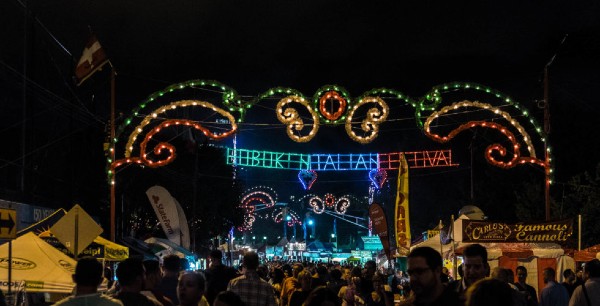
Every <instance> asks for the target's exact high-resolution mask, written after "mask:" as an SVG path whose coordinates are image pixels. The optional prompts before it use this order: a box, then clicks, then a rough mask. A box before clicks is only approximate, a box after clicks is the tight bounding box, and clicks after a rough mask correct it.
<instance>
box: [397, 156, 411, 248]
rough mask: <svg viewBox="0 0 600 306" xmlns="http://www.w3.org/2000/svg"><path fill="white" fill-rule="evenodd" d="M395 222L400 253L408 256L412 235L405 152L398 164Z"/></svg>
mask: <svg viewBox="0 0 600 306" xmlns="http://www.w3.org/2000/svg"><path fill="white" fill-rule="evenodd" d="M394 223H395V224H394V228H395V229H396V248H397V250H398V254H400V255H402V256H406V255H408V252H409V250H410V238H411V237H410V220H409V206H408V163H407V162H406V157H405V156H404V154H401V155H400V165H399V166H398V186H397V191H396V209H395V212H394Z"/></svg>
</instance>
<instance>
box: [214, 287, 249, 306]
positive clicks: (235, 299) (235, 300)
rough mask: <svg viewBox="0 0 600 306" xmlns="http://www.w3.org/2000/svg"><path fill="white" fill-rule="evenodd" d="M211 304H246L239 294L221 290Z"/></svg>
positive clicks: (225, 305) (224, 305)
mask: <svg viewBox="0 0 600 306" xmlns="http://www.w3.org/2000/svg"><path fill="white" fill-rule="evenodd" d="M211 306H246V304H245V303H244V302H242V299H241V298H240V296H239V295H237V294H235V293H233V292H231V291H221V292H220V293H219V294H217V296H216V297H215V300H214V301H213V303H212V304H211Z"/></svg>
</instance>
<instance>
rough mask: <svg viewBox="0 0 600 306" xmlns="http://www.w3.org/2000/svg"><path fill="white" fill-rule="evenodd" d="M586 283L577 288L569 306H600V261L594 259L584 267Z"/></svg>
mask: <svg viewBox="0 0 600 306" xmlns="http://www.w3.org/2000/svg"><path fill="white" fill-rule="evenodd" d="M583 277H584V279H585V283H583V285H581V286H579V287H577V288H575V291H573V296H571V300H570V301H569V306H591V305H600V260H598V259H592V260H590V261H588V262H587V263H586V264H585V266H584V267H583Z"/></svg>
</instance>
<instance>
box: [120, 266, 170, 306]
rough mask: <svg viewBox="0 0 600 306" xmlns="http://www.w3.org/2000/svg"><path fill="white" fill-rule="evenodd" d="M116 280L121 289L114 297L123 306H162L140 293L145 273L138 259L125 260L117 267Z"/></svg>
mask: <svg viewBox="0 0 600 306" xmlns="http://www.w3.org/2000/svg"><path fill="white" fill-rule="evenodd" d="M117 278H118V279H119V285H120V286H121V289H120V290H119V292H117V294H116V295H115V296H114V297H115V298H117V299H119V300H121V302H123V305H125V306H157V305H158V306H162V304H161V303H160V302H159V301H157V300H156V299H153V298H150V297H147V296H145V295H143V294H141V293H140V292H141V291H142V289H144V284H145V282H146V272H145V271H144V264H143V263H142V261H141V260H140V259H138V258H127V259H125V260H124V261H122V262H121V263H119V266H118V267H117Z"/></svg>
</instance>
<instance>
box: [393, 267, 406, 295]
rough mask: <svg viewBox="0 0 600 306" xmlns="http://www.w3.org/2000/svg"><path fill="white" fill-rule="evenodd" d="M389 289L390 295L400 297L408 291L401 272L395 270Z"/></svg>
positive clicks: (404, 277)
mask: <svg viewBox="0 0 600 306" xmlns="http://www.w3.org/2000/svg"><path fill="white" fill-rule="evenodd" d="M390 287H391V288H392V293H394V294H399V295H400V296H403V295H404V291H405V290H406V289H409V287H410V285H409V284H408V278H407V277H406V275H404V272H403V271H402V270H400V269H397V270H396V273H394V275H393V277H392V281H391V284H390Z"/></svg>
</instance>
